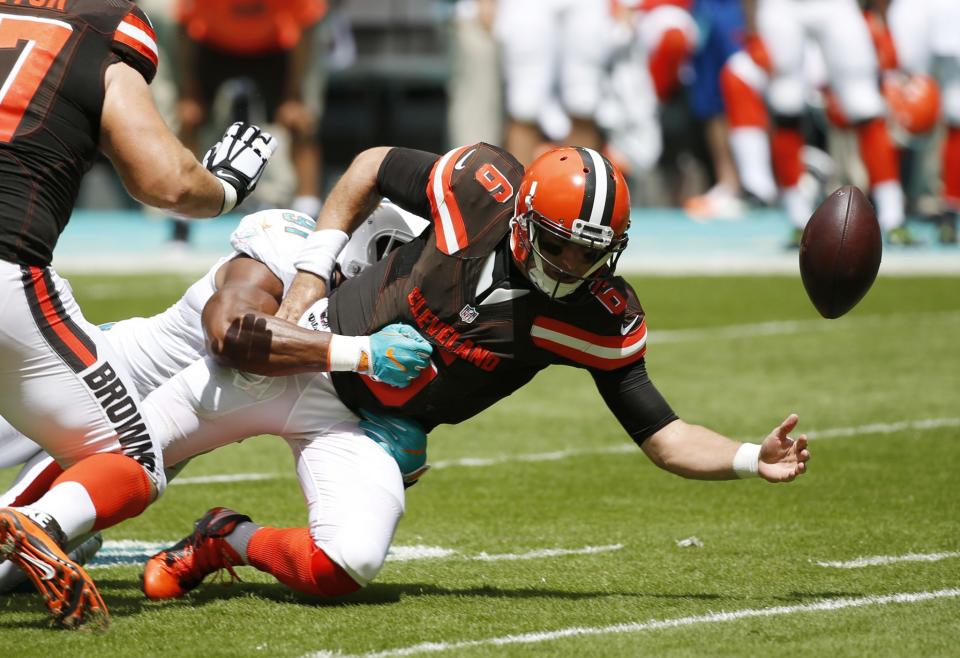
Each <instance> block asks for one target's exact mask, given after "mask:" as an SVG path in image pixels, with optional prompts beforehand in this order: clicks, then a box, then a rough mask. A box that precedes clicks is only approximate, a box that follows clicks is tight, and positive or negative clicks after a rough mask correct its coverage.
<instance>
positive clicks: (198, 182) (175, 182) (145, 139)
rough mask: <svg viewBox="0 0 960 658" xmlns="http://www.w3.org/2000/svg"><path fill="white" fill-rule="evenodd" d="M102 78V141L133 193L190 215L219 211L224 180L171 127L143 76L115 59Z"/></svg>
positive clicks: (211, 214)
mask: <svg viewBox="0 0 960 658" xmlns="http://www.w3.org/2000/svg"><path fill="white" fill-rule="evenodd" d="M104 81H105V83H104V84H105V91H104V101H103V111H102V114H101V121H100V147H101V149H102V150H103V152H104V153H105V154H106V155H107V156H108V157H109V158H110V160H111V162H113V165H114V167H115V168H116V170H117V173H119V174H120V177H121V179H122V180H123V184H124V186H125V187H126V188H127V190H128V191H129V192H130V194H131V196H133V197H134V198H135V199H137V200H138V201H141V202H143V203H145V204H147V205H151V206H155V207H158V208H163V209H164V210H171V211H173V212H176V213H179V214H183V215H187V216H191V217H212V216H214V215H216V214H218V213H219V212H220V209H221V208H222V206H223V186H222V185H221V184H220V182H219V181H218V180H217V178H216V177H215V176H214V175H213V174H211V173H210V172H209V171H207V170H206V169H204V168H203V167H202V166H201V165H200V163H199V162H197V159H196V158H195V157H194V156H193V154H192V153H190V151H188V150H187V149H186V148H184V146H183V144H181V143H180V140H178V139H177V138H176V136H175V135H174V134H173V133H172V132H170V129H169V128H168V127H167V124H166V123H164V121H163V118H162V117H161V116H160V114H159V113H158V112H157V108H156V106H155V105H154V103H153V97H152V96H151V95H150V89H149V88H148V87H147V83H146V81H145V80H144V79H143V77H142V76H141V75H140V74H139V73H137V72H136V71H134V70H133V69H132V68H130V67H129V66H127V65H126V64H123V63H117V64H114V65H112V66H110V67H109V68H108V69H107V72H106V74H105V76H104Z"/></svg>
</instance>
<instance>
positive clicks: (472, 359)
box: [144, 144, 810, 599]
mask: <svg viewBox="0 0 960 658" xmlns="http://www.w3.org/2000/svg"><path fill="white" fill-rule="evenodd" d="M381 197H388V198H390V199H391V201H393V202H394V203H396V204H397V205H398V206H400V207H402V208H404V209H405V210H407V211H409V212H411V213H413V214H416V215H420V216H424V217H429V218H431V219H432V225H431V226H430V227H429V228H428V229H427V230H425V231H424V232H423V233H422V234H421V235H420V236H419V237H418V238H416V239H414V240H412V241H410V242H408V243H407V244H405V245H403V246H401V247H400V248H399V249H396V250H394V251H393V252H391V253H390V254H389V255H388V256H387V258H385V259H383V260H381V261H379V262H377V263H375V264H373V265H372V266H370V267H368V268H367V269H365V270H364V271H363V272H362V273H361V274H359V275H358V276H356V277H354V278H352V279H349V280H348V281H345V282H344V283H342V284H341V285H340V286H338V287H337V288H336V289H334V290H332V291H329V296H328V297H324V295H327V294H328V285H327V282H328V281H329V280H330V276H331V270H332V268H333V263H334V259H335V257H336V255H337V253H338V252H339V250H340V248H341V247H342V245H343V242H344V241H345V240H346V236H347V234H349V233H350V232H351V231H352V230H353V229H354V228H355V227H356V226H358V225H359V224H360V223H361V222H362V221H363V220H364V218H365V217H366V216H367V214H368V213H369V212H370V211H371V210H372V209H373V208H375V207H376V206H377V203H378V202H379V200H380V199H381ZM629 213H630V202H629V194H628V191H627V185H626V182H625V181H624V178H623V176H622V175H621V173H620V172H619V171H618V170H617V169H616V168H615V167H614V166H613V165H611V164H610V162H609V161H607V160H606V159H605V158H604V157H603V156H602V155H600V154H599V153H597V152H596V151H593V150H590V149H585V148H563V149H557V150H554V151H551V152H549V153H547V154H545V155H543V156H542V157H541V158H539V159H538V160H537V161H535V162H534V163H533V164H532V165H531V166H530V167H529V169H527V170H526V171H524V170H523V169H522V167H521V166H520V165H519V163H518V162H517V161H516V160H515V159H514V158H513V157H512V156H511V155H510V154H508V153H507V152H505V151H503V150H502V149H499V148H496V147H493V146H490V145H487V144H476V145H472V146H466V147H462V148H458V149H455V150H453V151H450V152H449V153H447V154H446V155H443V156H437V155H434V154H430V153H425V152H421V151H415V150H411V149H405V148H389V147H379V148H374V149H371V150H367V151H365V152H363V153H361V154H360V155H359V156H358V157H357V158H356V159H355V160H354V162H353V163H352V164H351V166H350V167H349V169H348V170H347V171H346V173H345V174H344V176H343V177H342V178H341V180H340V181H339V182H338V183H337V185H336V186H335V188H334V189H333V191H332V192H331V194H330V196H329V197H328V200H327V203H326V205H325V206H324V208H323V210H322V211H321V213H320V217H319V219H318V225H317V230H316V231H315V232H314V233H312V234H311V235H310V237H309V238H308V240H307V241H306V243H305V245H304V249H303V251H301V254H300V256H299V258H298V261H297V268H298V270H300V271H299V272H298V274H297V276H296V278H295V279H294V281H293V282H292V284H291V285H290V286H289V288H287V289H286V290H285V294H284V295H283V301H282V303H278V301H277V300H278V298H279V297H280V292H281V290H283V289H284V288H285V287H284V286H283V284H282V282H281V281H280V280H279V279H276V277H271V276H268V274H267V273H264V276H263V277H261V279H260V280H259V281H248V282H247V284H246V285H244V286H243V287H237V288H232V287H231V288H227V287H224V288H221V289H220V290H218V291H217V292H216V293H214V295H213V296H212V297H211V298H210V301H209V302H208V303H207V305H206V307H205V309H204V312H203V323H204V327H205V330H206V332H207V335H208V338H209V342H208V344H209V350H210V356H208V357H206V358H204V359H203V360H200V361H197V362H195V363H194V364H192V365H190V366H189V367H187V368H186V369H185V370H183V371H182V372H180V373H179V374H178V375H176V376H175V377H173V378H172V379H170V380H169V381H168V382H166V383H165V384H164V385H162V386H160V387H159V388H158V389H156V390H155V391H154V392H153V393H151V394H150V396H148V397H147V399H146V400H145V403H144V407H145V409H146V410H147V411H146V413H148V414H149V415H150V418H151V419H152V420H153V421H154V423H153V425H154V426H155V427H158V428H163V429H162V430H160V432H161V434H163V436H161V437H160V443H161V445H162V446H163V450H164V456H165V459H166V460H167V463H168V464H171V465H175V464H177V463H179V462H181V461H183V460H185V459H188V458H190V457H191V456H193V455H196V454H198V453H201V452H207V451H209V450H212V449H215V448H217V447H218V446H222V445H225V444H227V443H230V442H233V441H237V440H240V439H243V438H245V437H248V436H254V435H259V434H275V435H278V436H281V437H283V438H284V439H285V440H287V442H288V443H289V444H290V446H291V449H292V452H293V455H294V459H295V462H296V469H297V475H298V479H299V481H300V483H301V488H302V490H303V493H304V496H305V499H306V501H307V511H308V525H307V526H306V527H301V528H275V527H270V526H265V525H259V524H257V523H254V522H253V521H252V520H251V518H250V517H249V516H247V515H245V514H242V513H240V512H236V511H233V510H230V509H226V508H223V507H215V508H213V509H211V510H209V511H208V512H207V513H206V514H205V515H204V516H203V517H202V518H201V519H200V520H199V521H198V522H197V523H196V526H195V530H194V532H193V533H192V534H190V535H189V536H187V537H186V538H184V539H183V540H182V541H181V542H179V543H178V544H177V545H175V546H173V547H171V548H169V549H167V550H164V551H162V552H160V553H158V554H157V555H155V556H154V557H153V558H151V559H150V560H149V561H148V563H147V565H146V568H145V573H144V591H145V593H146V594H147V596H149V597H150V598H154V599H165V598H172V597H177V596H181V595H183V594H184V593H186V592H188V591H190V590H191V589H193V588H194V587H196V586H197V585H199V584H200V582H201V581H202V580H203V578H204V577H205V576H206V575H207V574H209V573H212V572H214V571H217V570H219V569H222V568H227V569H228V570H232V568H233V567H234V566H236V565H242V564H248V565H251V566H254V567H255V568H257V569H259V570H261V571H265V572H268V573H271V574H273V575H274V576H275V577H276V578H277V579H278V580H279V581H281V582H282V583H284V584H286V585H287V586H289V587H291V588H293V589H295V590H297V591H299V592H303V593H307V594H312V595H319V596H336V595H341V594H346V593H349V592H352V591H355V590H357V589H358V588H360V587H362V586H365V585H367V584H368V583H369V582H370V581H371V580H372V579H373V578H374V577H375V576H376V575H377V573H378V572H379V570H380V568H381V567H382V565H383V563H384V560H385V558H386V555H387V551H388V548H389V546H390V543H391V541H392V539H393V535H394V531H395V529H396V526H397V523H398V522H399V520H400V518H401V517H402V515H403V513H404V504H405V502H404V501H405V498H404V484H405V483H404V473H405V471H407V469H408V468H409V464H407V463H405V461H404V460H405V459H406V458H407V457H409V456H410V455H409V453H408V452H405V451H403V450H402V449H401V450H400V451H399V454H397V452H394V453H392V454H391V452H390V451H389V450H382V449H380V448H379V447H378V446H377V445H375V444H374V442H373V441H370V440H367V438H366V436H365V434H364V425H366V426H367V427H371V428H372V430H373V433H374V434H378V435H381V436H384V437H392V438H391V439H390V440H387V441H386V442H387V443H388V444H389V445H391V446H403V445H405V444H406V445H411V444H412V443H411V442H412V441H414V440H415V438H414V437H416V436H418V435H422V433H423V432H428V431H430V430H432V429H433V428H434V427H435V426H437V425H438V424H441V423H459V422H461V421H463V420H466V419H468V418H471V417H472V416H474V415H476V414H478V413H480V412H481V411H482V410H484V409H486V408H487V407H489V406H490V405H492V404H494V403H495V402H496V401H498V400H500V399H502V398H504V397H506V396H508V395H510V394H511V393H512V392H513V391H515V390H517V389H518V388H520V387H521V386H523V385H524V384H526V383H527V382H528V381H530V380H531V379H532V378H533V376H534V375H535V374H536V373H537V372H539V371H540V370H542V369H543V368H546V367H547V366H549V365H553V364H558V365H567V366H573V367H577V368H583V369H586V370H588V371H589V372H590V373H591V375H592V376H593V379H594V381H595V383H596V386H597V389H598V391H599V393H600V395H601V397H602V398H603V399H604V401H605V402H606V404H607V406H608V407H609V408H610V410H611V411H612V412H613V414H614V415H615V417H616V418H617V419H618V420H619V421H620V423H621V425H622V426H623V428H624V430H625V431H626V432H627V434H628V435H629V436H630V437H631V438H632V439H633V440H634V441H635V442H636V443H637V444H638V445H639V446H640V448H641V449H642V450H643V451H644V453H645V454H646V455H647V456H648V457H649V458H650V459H651V460H652V461H653V462H654V463H655V464H657V465H658V466H660V467H662V468H664V469H666V470H668V471H670V472H672V473H675V474H678V475H681V476H684V477H688V478H695V479H713V480H722V479H735V478H738V477H748V476H760V477H762V478H764V479H766V480H768V481H770V482H785V481H790V480H793V479H794V478H795V477H797V476H798V475H800V474H802V473H804V472H805V470H806V462H807V460H808V459H809V457H810V454H809V451H808V450H807V441H806V438H805V437H804V436H803V435H800V436H797V437H796V438H791V437H790V436H789V434H790V432H792V431H793V430H794V428H795V427H796V425H797V421H798V419H797V416H796V415H794V414H791V415H789V416H787V418H786V419H785V420H784V421H783V422H782V423H781V424H780V425H779V426H777V427H776V428H774V429H773V431H771V432H770V433H769V434H768V435H767V436H766V437H765V438H764V439H763V441H762V443H760V444H755V443H740V442H737V441H733V440H731V439H728V438H726V437H724V436H721V435H720V434H717V433H716V432H713V431H711V430H709V429H707V428H705V427H701V426H698V425H693V424H689V423H686V422H684V421H683V420H681V419H680V418H679V417H678V416H677V414H676V413H674V411H673V410H672V408H671V407H670V405H669V404H668V403H667V402H666V401H665V400H664V399H663V397H662V396H661V395H660V394H659V393H658V391H657V389H656V387H655V386H654V385H653V383H652V382H651V380H650V378H649V376H648V374H647V370H646V364H645V359H644V354H645V349H646V337H647V327H646V322H645V317H644V312H643V309H642V308H641V306H640V303H639V301H638V300H637V297H636V295H635V293H634V291H633V289H632V288H631V287H630V286H629V284H627V283H626V282H625V281H624V280H623V279H622V278H620V277H616V276H614V268H615V266H616V261H617V259H618V257H619V255H620V254H621V253H622V252H623V249H624V248H625V247H626V244H627V228H628V224H629ZM302 317H307V318H312V321H311V325H312V326H314V327H315V328H317V329H319V330H320V331H332V332H334V333H335V334H339V335H349V336H361V335H366V334H369V333H371V332H374V331H376V330H377V329H379V328H381V327H386V326H389V325H392V324H395V323H403V324H405V325H409V326H412V327H416V328H417V329H418V330H419V332H420V334H421V335H422V336H423V338H424V339H425V340H426V341H428V343H429V345H430V346H431V347H432V352H431V357H430V360H429V364H428V366H427V367H426V368H424V369H423V371H422V372H419V373H415V374H417V377H416V379H414V380H413V381H412V382H411V384H410V385H409V386H407V387H406V388H403V389H398V388H394V387H389V386H386V385H385V384H384V383H383V382H377V381H375V380H373V379H372V378H370V377H368V376H364V375H358V374H356V373H350V372H332V373H310V374H309V375H308V376H305V375H303V374H293V375H292V376H277V375H281V374H285V373H288V372H296V371H297V369H298V368H302V367H303V366H302V364H301V363H302V361H303V360H304V359H310V358H311V357H310V352H309V350H306V349H304V348H302V346H301V345H300V344H299V343H300V340H301V336H300V334H294V333H292V332H289V331H287V330H286V329H287V327H288V326H289V322H290V321H296V320H297V319H299V318H302ZM331 370H335V369H331ZM239 373H247V374H239ZM361 413H363V414H364V415H366V416H367V417H368V418H371V419H373V421H372V424H371V421H370V420H361V416H360V414H361ZM414 452H416V451H414ZM407 472H408V473H409V471H407ZM421 472H422V471H421ZM416 475H417V473H414V474H413V477H416ZM407 479H409V478H407Z"/></svg>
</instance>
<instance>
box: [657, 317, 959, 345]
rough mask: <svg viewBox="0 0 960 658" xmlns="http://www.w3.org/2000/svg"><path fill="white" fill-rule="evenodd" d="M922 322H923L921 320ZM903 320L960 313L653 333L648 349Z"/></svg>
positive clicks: (722, 326)
mask: <svg viewBox="0 0 960 658" xmlns="http://www.w3.org/2000/svg"><path fill="white" fill-rule="evenodd" d="M919 318H922V320H918V319H919ZM901 319H911V321H923V322H931V321H938V320H939V321H944V322H955V321H956V320H958V319H960V313H958V312H957V311H931V312H928V313H913V314H907V313H890V314H883V315H879V314H878V315H859V316H855V317H852V318H844V319H843V320H842V321H833V320H823V319H813V320H783V321H771V322H754V323H751V324H726V325H719V326H716V327H699V328H696V329H660V330H656V329H651V330H650V335H649V337H648V338H647V344H648V345H663V344H666V343H692V342H697V341H702V340H718V339H723V338H729V339H737V338H754V337H759V336H784V335H790V334H801V333H811V332H824V331H844V330H847V329H849V328H850V325H851V324H865V323H883V324H889V323H891V322H895V321H898V320H901Z"/></svg>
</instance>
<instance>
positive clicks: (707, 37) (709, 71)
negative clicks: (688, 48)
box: [684, 0, 745, 219]
mask: <svg viewBox="0 0 960 658" xmlns="http://www.w3.org/2000/svg"><path fill="white" fill-rule="evenodd" d="M693 17H694V19H695V20H696V21H697V25H698V26H699V28H700V31H701V36H700V39H699V43H698V46H697V48H696V50H695V51H694V53H693V55H692V57H691V59H690V64H691V68H692V70H693V80H692V82H691V83H690V84H689V85H688V87H687V89H688V92H687V93H688V98H689V103H690V110H691V111H692V112H693V115H694V116H695V117H697V119H699V120H700V121H702V122H703V124H704V131H705V137H706V142H707V149H708V151H709V154H710V157H711V160H712V162H713V169H714V177H715V179H716V182H715V183H714V185H713V186H712V187H711V188H710V189H709V190H707V192H706V193H705V194H703V195H701V196H698V197H694V198H692V199H690V200H689V201H688V202H687V203H686V204H684V210H685V211H686V212H687V214H689V215H690V216H692V217H694V218H703V219H709V218H735V217H738V216H740V215H742V214H743V212H744V210H745V204H744V202H743V201H742V200H741V192H742V190H741V188H740V178H739V175H738V173H737V167H736V164H735V163H734V161H733V155H732V153H731V150H730V131H729V127H728V125H727V116H726V112H725V110H724V103H723V95H722V93H721V91H720V72H721V71H722V70H723V66H724V64H726V62H727V60H728V59H729V58H730V56H731V55H733V54H734V53H735V52H737V51H738V50H740V47H741V41H742V39H743V31H744V17H743V9H742V7H741V5H740V0H695V2H694V3H693Z"/></svg>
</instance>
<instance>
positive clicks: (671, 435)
mask: <svg viewBox="0 0 960 658" xmlns="http://www.w3.org/2000/svg"><path fill="white" fill-rule="evenodd" d="M740 445H741V444H740V443H739V442H738V441H733V440H732V439H728V438H727V437H725V436H723V435H721V434H718V433H716V432H714V431H713V430H710V429H708V428H706V427H702V426H700V425H691V424H689V423H685V422H683V421H682V420H675V421H673V422H672V423H670V424H669V425H667V426H666V427H664V428H663V429H661V430H659V431H658V432H657V433H655V434H654V435H653V436H651V437H650V438H649V439H647V440H646V441H644V443H643V450H644V452H645V453H646V454H647V456H648V457H650V459H651V461H653V462H654V463H655V464H656V465H657V466H659V467H660V468H662V469H664V470H667V471H669V472H671V473H674V474H675V475H680V476H682V477H685V478H690V479H694V480H735V479H737V477H738V476H737V474H736V472H734V470H733V458H734V456H735V455H736V454H737V450H738V449H739V448H740Z"/></svg>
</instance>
